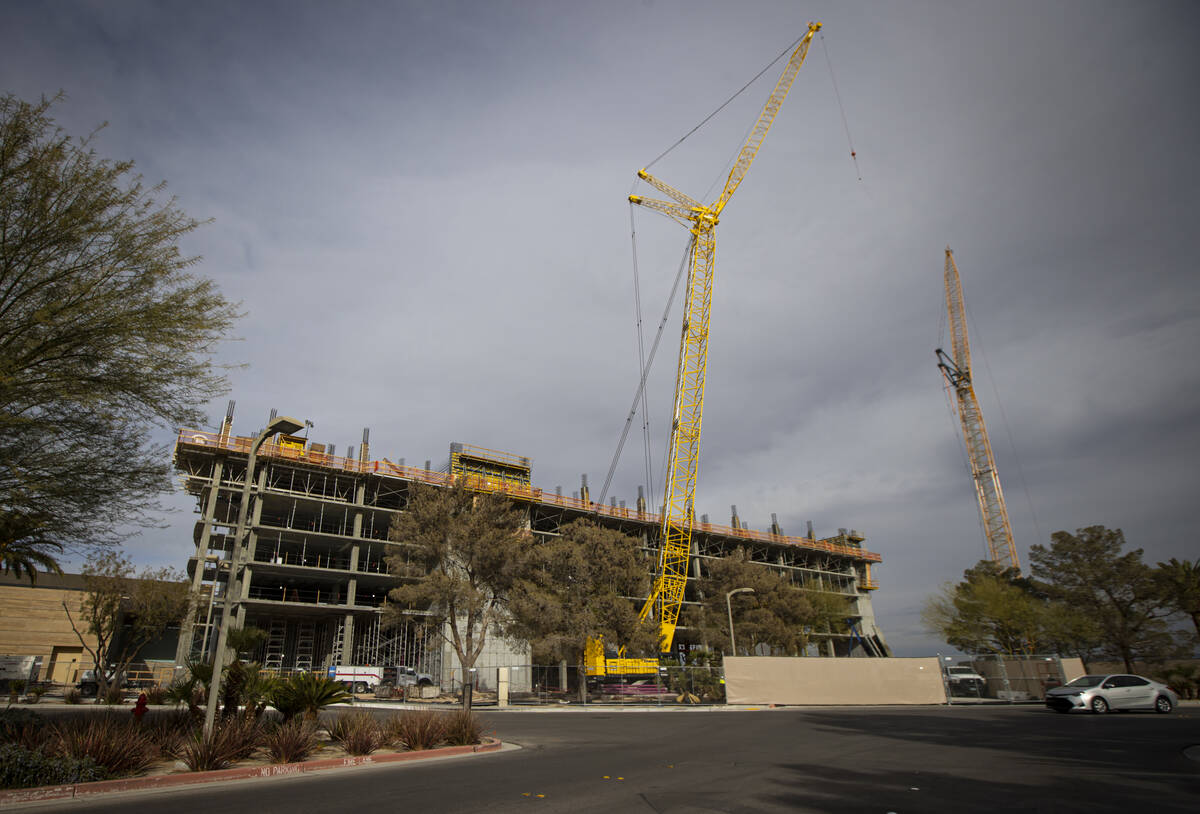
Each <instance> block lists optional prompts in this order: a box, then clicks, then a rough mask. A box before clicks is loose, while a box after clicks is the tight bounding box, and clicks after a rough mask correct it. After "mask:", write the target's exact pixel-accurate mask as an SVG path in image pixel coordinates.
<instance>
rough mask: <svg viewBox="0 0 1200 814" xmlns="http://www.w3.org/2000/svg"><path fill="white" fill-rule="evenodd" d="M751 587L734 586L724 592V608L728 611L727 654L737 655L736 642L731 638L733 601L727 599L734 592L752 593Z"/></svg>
mask: <svg viewBox="0 0 1200 814" xmlns="http://www.w3.org/2000/svg"><path fill="white" fill-rule="evenodd" d="M752 593H754V589H753V588H734V589H733V590H732V591H730V592H729V593H727V594H725V610H727V611H729V655H731V656H736V655H737V642H736V641H734V638H733V603H732V602H730V601H729V600H730V599H731V598H732V597H733V595H734V594H752Z"/></svg>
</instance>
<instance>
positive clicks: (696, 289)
mask: <svg viewBox="0 0 1200 814" xmlns="http://www.w3.org/2000/svg"><path fill="white" fill-rule="evenodd" d="M820 30H821V24H820V23H809V25H808V32H807V33H806V34H805V35H804V37H803V38H802V39H801V40H800V44H799V45H797V46H796V48H795V50H793V51H792V54H791V56H790V57H789V59H788V63H787V67H785V68H784V69H783V75H782V76H780V77H779V81H778V82H776V83H775V89H774V91H772V93H771V96H770V98H768V99H767V103H766V105H765V106H764V107H763V109H762V113H760V114H759V116H758V121H757V123H755V125H754V129H753V130H752V131H751V133H750V137H749V138H747V139H746V143H745V144H744V145H743V146H742V150H741V152H740V153H739V154H738V157H737V161H736V162H735V163H734V165H733V169H732V170H731V171H730V173H729V178H728V180H726V182H725V188H724V189H722V190H721V194H720V195H719V196H718V197H717V199H716V200H715V201H714V202H713V203H712V204H710V205H708V206H705V205H704V204H702V203H700V202H699V201H697V200H695V199H694V198H691V197H689V196H688V195H685V194H684V193H682V192H680V191H679V190H677V189H675V188H674V187H672V186H670V185H668V184H666V183H664V182H663V181H660V180H659V179H657V178H655V177H654V176H653V175H651V174H650V173H648V172H646V170H644V169H643V170H640V171H639V172H638V177H639V178H641V179H642V180H643V181H645V182H646V183H648V184H650V186H652V187H654V188H655V189H657V190H658V191H659V192H662V193H663V194H664V195H666V196H667V197H669V198H671V200H670V201H663V200H656V199H653V198H643V197H642V196H640V195H630V196H629V200H630V201H631V202H633V203H635V204H638V205H640V206H644V207H647V208H649V209H654V210H656V211H658V212H662V213H663V214H664V215H667V216H668V217H670V218H672V219H673V220H675V221H677V222H678V223H680V224H682V225H683V226H685V227H687V228H688V229H689V230H690V231H691V233H692V249H691V262H690V265H689V267H688V276H687V294H686V300H685V301H684V312H683V339H682V342H681V343H680V346H679V367H678V372H677V374H676V378H675V409H674V415H673V418H672V423H671V443H670V460H669V462H668V466H667V479H666V486H665V496H664V497H663V509H664V510H663V523H662V532H661V534H660V541H661V543H660V544H661V546H662V550H661V554H660V557H659V564H658V572H657V577H656V579H655V582H654V586H653V587H652V588H651V591H650V596H649V598H648V599H647V600H646V604H645V605H643V606H642V610H641V618H642V619H646V618H649V617H650V615H651V613H653V612H654V611H655V610H656V609H657V611H658V620H659V630H660V632H661V636H662V638H661V646H662V652H664V653H667V652H670V650H671V642H672V640H673V639H674V637H675V628H676V626H677V625H678V622H679V611H680V608H681V607H682V606H683V592H684V588H685V587H686V586H687V566H688V554H689V552H690V549H691V541H692V524H693V522H694V516H695V515H694V512H693V504H694V501H695V497H696V473H697V470H698V468H699V464H700V420H701V417H702V416H703V413H704V373H705V366H706V364H707V361H708V323H709V308H710V306H711V304H712V283H713V256H714V250H715V247H716V240H715V235H714V231H715V229H716V226H717V220H718V218H719V217H720V215H721V210H723V209H724V208H725V205H726V204H728V203H729V199H730V198H731V197H732V196H733V193H734V191H735V190H737V188H738V185H739V184H741V183H742V179H743V178H745V177H746V172H747V171H748V170H749V169H750V165H751V164H753V163H754V159H755V157H756V156H757V155H758V150H759V148H760V147H762V143H763V139H765V138H766V136H767V131H768V130H770V129H771V124H772V122H774V121H775V116H776V115H777V114H778V113H779V108H780V107H781V106H782V105H783V100H784V99H786V98H787V94H788V91H789V90H790V89H791V87H792V83H793V82H794V81H795V80H796V74H797V72H798V71H799V70H800V66H801V65H803V64H804V58H805V57H806V56H807V55H808V46H809V43H811V42H812V38H813V36H814V35H815V34H816V33H817V32H818V31H820Z"/></svg>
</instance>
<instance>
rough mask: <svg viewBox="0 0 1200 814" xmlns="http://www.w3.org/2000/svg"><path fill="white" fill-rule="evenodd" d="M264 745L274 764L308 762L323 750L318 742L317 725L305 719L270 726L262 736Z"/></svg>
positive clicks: (294, 719)
mask: <svg viewBox="0 0 1200 814" xmlns="http://www.w3.org/2000/svg"><path fill="white" fill-rule="evenodd" d="M262 745H263V749H265V750H266V752H267V754H268V755H270V756H271V762H272V763H296V762H297V761H301V760H306V759H307V758H308V756H309V755H311V754H312V753H313V752H315V751H317V750H318V749H320V748H321V742H320V741H319V740H317V725H316V724H315V723H314V722H312V721H309V720H306V719H304V718H293V719H292V720H290V721H286V722H284V723H281V724H268V725H267V729H266V730H265V732H264V733H263V736H262Z"/></svg>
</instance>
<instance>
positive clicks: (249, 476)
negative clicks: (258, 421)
mask: <svg viewBox="0 0 1200 814" xmlns="http://www.w3.org/2000/svg"><path fill="white" fill-rule="evenodd" d="M303 427H304V422H302V421H299V420H297V419H295V418H289V417H288V416H279V417H278V418H272V419H271V423H270V424H268V425H267V428H266V429H265V430H263V431H262V432H260V433H259V434H258V435H256V436H255V437H254V441H253V442H252V443H251V444H250V455H249V457H247V458H246V478H245V482H244V483H243V484H242V502H241V505H239V506H238V520H237V527H236V528H235V529H234V532H233V550H232V551H230V553H229V574H228V575H227V576H226V578H225V604H224V606H223V608H222V610H221V627H220V628H219V629H218V633H217V650H216V653H214V654H213V666H212V667H213V669H212V680H211V681H210V682H209V685H208V706H207V707H206V708H205V710H204V735H205V737H208V736H210V735H212V730H213V722H214V721H215V720H216V717H217V699H218V698H220V695H221V672H222V671H223V670H224V669H225V649H226V648H225V640H226V638H227V637H228V635H229V622H230V617H231V616H232V615H233V607H234V603H236V602H240V601H241V599H242V597H241V588H242V583H241V570H240V569H241V564H242V563H241V560H242V551H243V545H242V537H243V536H244V535H245V533H246V515H247V509H248V508H249V506H250V484H251V483H253V481H254V465H255V463H256V462H257V461H256V459H257V458H258V450H259V448H260V447H261V446H262V445H263V442H264V441H266V440H267V439H268V438H270V437H271V436H272V435H274V434H275V433H279V432H281V433H284V434H285V435H291V434H292V433H294V432H297V431H299V430H301V429H303ZM198 567H202V566H198ZM214 587H215V585H214Z"/></svg>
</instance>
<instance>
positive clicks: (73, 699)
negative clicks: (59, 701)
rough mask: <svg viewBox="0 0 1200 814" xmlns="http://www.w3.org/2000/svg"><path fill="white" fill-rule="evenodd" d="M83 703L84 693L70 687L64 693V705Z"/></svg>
mask: <svg viewBox="0 0 1200 814" xmlns="http://www.w3.org/2000/svg"><path fill="white" fill-rule="evenodd" d="M81 701H83V693H81V692H80V691H79V690H77V689H75V688H74V687H70V688H68V689H67V691H66V692H64V693H63V703H64V704H78V703H80V702H81Z"/></svg>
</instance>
